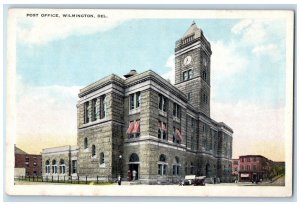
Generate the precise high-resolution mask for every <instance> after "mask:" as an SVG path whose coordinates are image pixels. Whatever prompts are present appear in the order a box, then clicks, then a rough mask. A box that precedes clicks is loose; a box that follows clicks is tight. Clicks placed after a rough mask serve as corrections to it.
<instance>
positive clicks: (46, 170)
mask: <svg viewBox="0 0 300 206" xmlns="http://www.w3.org/2000/svg"><path fill="white" fill-rule="evenodd" d="M45 165H46V166H45V172H46V174H49V173H50V161H49V160H47V161H46V163H45Z"/></svg>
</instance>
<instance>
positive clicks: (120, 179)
mask: <svg viewBox="0 0 300 206" xmlns="http://www.w3.org/2000/svg"><path fill="white" fill-rule="evenodd" d="M121 183H122V178H121V175H119V176H118V185H121Z"/></svg>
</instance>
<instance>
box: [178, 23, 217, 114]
mask: <svg viewBox="0 0 300 206" xmlns="http://www.w3.org/2000/svg"><path fill="white" fill-rule="evenodd" d="M211 54H212V52H211V49H210V43H209V42H208V41H207V40H206V38H205V37H204V35H203V32H202V30H201V29H200V28H198V26H197V25H196V23H195V22H193V23H192V25H191V26H190V28H189V29H188V30H187V31H186V32H185V34H184V35H183V37H182V38H180V39H179V40H178V41H176V47H175V86H176V87H177V88H178V89H180V90H181V91H182V92H183V93H185V95H186V96H187V98H188V101H189V103H190V104H191V105H193V106H194V108H195V109H196V110H197V111H199V112H202V113H204V114H205V115H207V116H208V117H209V116H210V56H211Z"/></svg>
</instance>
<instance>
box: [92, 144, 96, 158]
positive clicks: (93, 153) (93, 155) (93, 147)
mask: <svg viewBox="0 0 300 206" xmlns="http://www.w3.org/2000/svg"><path fill="white" fill-rule="evenodd" d="M95 156H96V146H95V145H94V144H93V145H92V157H95Z"/></svg>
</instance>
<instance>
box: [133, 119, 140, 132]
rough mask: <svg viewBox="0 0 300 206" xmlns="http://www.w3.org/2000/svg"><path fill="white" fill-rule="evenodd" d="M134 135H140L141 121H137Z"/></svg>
mask: <svg viewBox="0 0 300 206" xmlns="http://www.w3.org/2000/svg"><path fill="white" fill-rule="evenodd" d="M132 133H134V134H135V133H140V121H136V122H135V124H134V128H133V130H132Z"/></svg>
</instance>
